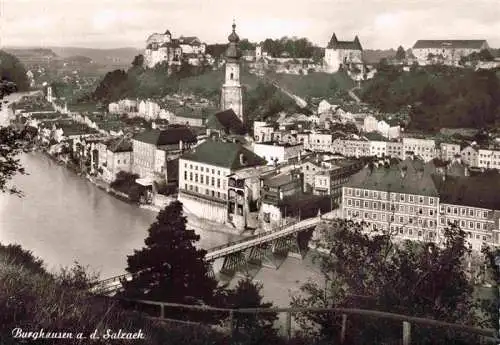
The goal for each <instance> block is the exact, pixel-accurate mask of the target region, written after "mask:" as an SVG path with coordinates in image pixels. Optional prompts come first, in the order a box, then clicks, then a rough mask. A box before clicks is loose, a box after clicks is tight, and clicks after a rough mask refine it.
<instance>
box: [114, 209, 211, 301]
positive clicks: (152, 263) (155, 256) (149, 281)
mask: <svg viewBox="0 0 500 345" xmlns="http://www.w3.org/2000/svg"><path fill="white" fill-rule="evenodd" d="M186 222H187V220H186V217H184V216H183V214H182V203H180V202H178V201H175V202H172V203H171V204H169V205H168V206H167V207H165V209H164V210H162V211H160V213H159V214H158V217H157V218H156V221H155V222H154V223H153V224H151V226H150V228H149V230H148V232H149V235H148V237H147V238H146V239H145V240H144V243H145V245H146V246H145V247H143V248H142V249H141V250H134V254H133V255H129V256H128V257H127V263H128V266H127V269H126V270H127V272H129V273H131V274H133V279H132V280H131V281H123V282H122V284H123V288H124V292H123V296H124V297H128V298H140V299H147V300H154V301H164V302H175V303H186V304H191V303H193V301H203V302H205V303H209V302H211V301H212V299H213V296H214V292H215V289H216V287H217V281H216V280H215V279H213V278H210V277H209V276H208V271H209V266H208V265H209V264H208V263H206V262H205V260H204V257H205V254H206V251H205V250H202V249H197V248H196V247H195V243H196V242H197V241H198V240H199V239H200V236H199V235H196V233H195V232H194V230H188V229H186Z"/></svg>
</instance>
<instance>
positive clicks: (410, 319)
mask: <svg viewBox="0 0 500 345" xmlns="http://www.w3.org/2000/svg"><path fill="white" fill-rule="evenodd" d="M121 300H123V301H127V302H131V303H134V304H138V305H141V304H142V305H153V306H158V307H159V315H160V316H159V317H151V318H152V319H155V320H159V321H173V322H182V323H187V324H203V323H202V322H193V321H184V320H175V319H169V318H167V315H166V314H165V308H168V307H173V308H180V309H188V310H199V311H212V312H225V313H228V315H229V317H228V326H227V327H228V329H229V330H231V331H232V330H233V325H234V317H235V315H236V314H265V313H286V322H285V334H286V336H287V338H288V339H290V338H291V336H292V317H293V315H296V314H299V313H333V314H337V315H338V316H340V317H341V318H342V322H341V331H340V343H341V344H343V343H344V342H345V340H346V334H347V323H348V318H349V316H362V317H370V318H379V319H386V320H394V321H399V322H401V326H402V339H401V340H402V342H401V343H402V344H403V345H410V344H411V329H412V325H419V326H427V327H435V328H448V329H452V330H454V331H456V332H461V333H467V334H473V335H477V336H481V337H483V339H489V340H494V339H496V336H497V331H496V330H494V329H489V328H478V327H473V326H469V325H463V324H454V323H449V322H444V321H439V320H434V319H428V318H422V317H415V316H408V315H402V314H394V313H388V312H383V311H378V310H366V309H354V308H313V307H311V308H242V309H228V308H216V307H210V306H206V305H186V304H178V303H165V302H157V301H148V300H133V299H121Z"/></svg>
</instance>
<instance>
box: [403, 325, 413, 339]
mask: <svg viewBox="0 0 500 345" xmlns="http://www.w3.org/2000/svg"><path fill="white" fill-rule="evenodd" d="M410 342H411V323H409V322H408V321H403V345H410Z"/></svg>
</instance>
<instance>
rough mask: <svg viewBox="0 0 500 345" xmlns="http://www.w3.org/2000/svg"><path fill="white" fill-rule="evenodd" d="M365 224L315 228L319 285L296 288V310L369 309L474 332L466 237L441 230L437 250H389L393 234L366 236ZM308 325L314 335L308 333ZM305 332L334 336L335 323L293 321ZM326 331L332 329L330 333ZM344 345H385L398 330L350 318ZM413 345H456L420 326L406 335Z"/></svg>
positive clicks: (412, 246) (313, 317)
mask: <svg viewBox="0 0 500 345" xmlns="http://www.w3.org/2000/svg"><path fill="white" fill-rule="evenodd" d="M366 226H367V225H366V224H363V223H355V222H352V221H347V220H338V221H336V222H335V224H331V225H328V226H325V227H324V228H323V229H320V234H321V236H320V239H318V240H316V245H317V246H318V247H319V248H320V249H322V250H323V251H324V253H325V254H322V255H321V256H318V258H317V260H319V263H320V267H321V273H322V275H323V278H324V281H323V282H317V281H314V282H309V283H307V284H305V285H304V286H303V287H302V289H301V290H302V292H303V293H305V295H302V296H295V297H294V298H293V302H292V304H293V305H295V306H316V307H346V308H361V309H375V310H380V311H386V312H392V313H398V314H406V315H411V316H417V317H423V318H432V319H438V320H441V321H447V322H452V323H464V324H469V325H477V324H478V323H479V320H478V319H477V316H476V315H475V310H474V308H475V307H476V304H475V302H474V301H473V300H472V297H471V295H472V291H473V285H472V283H471V282H470V281H469V280H468V279H467V276H466V273H465V269H464V264H463V263H464V259H465V257H466V256H467V255H468V254H469V250H468V248H467V247H466V246H465V239H464V238H465V233H464V232H463V231H462V230H460V229H459V228H457V227H456V226H454V225H453V226H450V228H448V229H445V231H444V238H443V239H442V247H439V246H438V245H436V244H434V243H418V242H413V241H406V242H403V243H401V244H395V243H394V242H393V241H392V240H393V239H392V236H393V235H392V234H391V233H387V232H382V231H376V230H373V232H371V233H368V232H367V231H366ZM308 322H309V323H310V322H312V323H313V324H315V325H317V326H319V332H317V333H314V331H313V330H312V329H311V328H310V327H308V326H307V323H308ZM299 323H300V324H301V325H303V327H304V329H306V330H307V331H308V332H311V333H312V334H316V336H318V337H322V338H331V337H337V336H339V331H340V327H339V325H340V320H339V319H338V316H334V315H320V314H309V315H306V316H305V317H303V318H302V319H300V320H299ZM332 325H337V326H336V327H335V326H334V327H332ZM349 326H350V327H349V328H350V329H352V330H355V331H353V332H352V334H350V337H351V339H350V340H351V343H353V344H358V343H372V344H373V343H380V342H385V343H391V341H395V340H396V339H398V338H400V332H401V330H400V327H401V326H400V324H399V323H394V322H392V321H389V320H383V319H382V320H373V319H367V318H361V317H354V316H352V317H351V316H350V317H349ZM412 333H413V335H412V337H415V338H416V339H419V344H431V343H432V344H447V343H450V342H453V341H455V342H454V344H467V343H471V341H473V339H465V340H463V341H464V342H460V341H459V338H460V336H457V335H456V334H455V335H454V334H451V333H450V334H448V333H447V331H446V330H438V329H427V328H425V327H422V326H419V327H418V328H417V329H415V330H412Z"/></svg>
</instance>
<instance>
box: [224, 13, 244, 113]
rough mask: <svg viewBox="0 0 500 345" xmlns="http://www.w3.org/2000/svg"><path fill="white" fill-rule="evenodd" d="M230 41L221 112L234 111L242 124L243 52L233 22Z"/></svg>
mask: <svg viewBox="0 0 500 345" xmlns="http://www.w3.org/2000/svg"><path fill="white" fill-rule="evenodd" d="M227 39H228V41H229V44H228V47H227V50H226V77H225V81H224V84H223V85H222V91H221V106H220V107H221V110H228V109H232V110H233V111H234V112H235V113H236V115H237V116H238V118H239V119H240V120H241V122H243V123H244V122H245V119H244V116H243V91H242V87H241V84H240V58H241V56H242V54H241V50H240V48H239V46H238V44H239V41H240V38H239V36H238V35H237V34H236V24H235V23H234V21H233V32H231V34H230V35H229V37H228V38H227Z"/></svg>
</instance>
